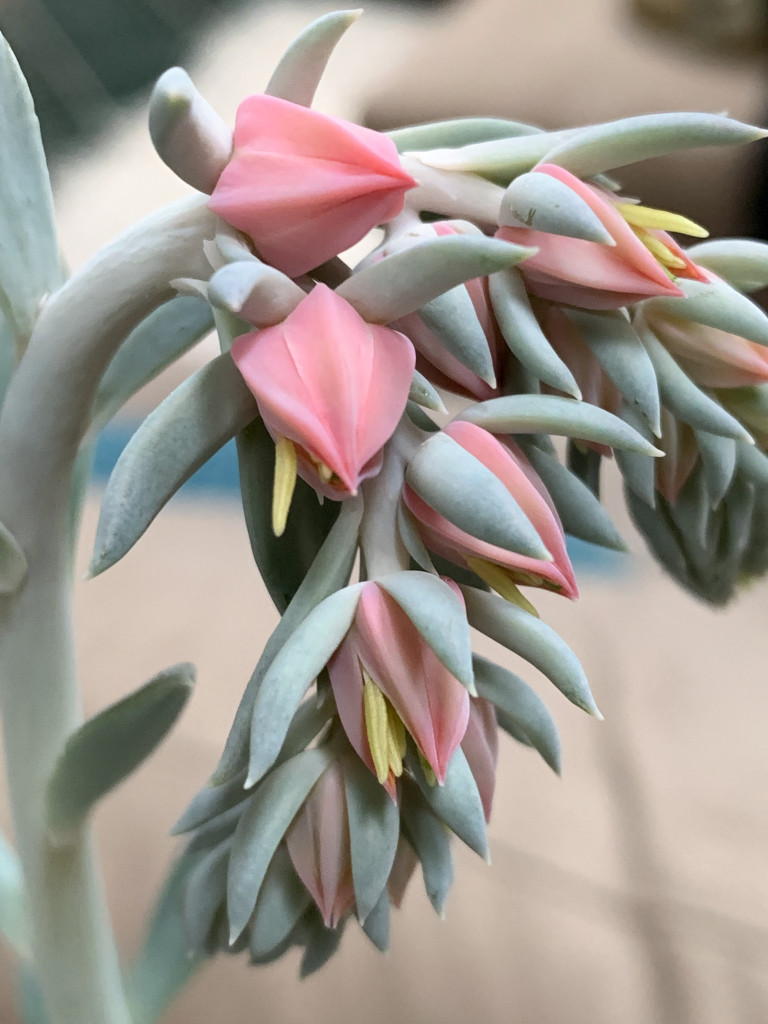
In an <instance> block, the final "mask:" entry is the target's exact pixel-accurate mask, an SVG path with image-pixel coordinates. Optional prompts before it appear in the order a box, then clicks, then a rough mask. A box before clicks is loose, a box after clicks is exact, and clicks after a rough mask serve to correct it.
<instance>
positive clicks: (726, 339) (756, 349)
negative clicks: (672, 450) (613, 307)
mask: <svg viewBox="0 0 768 1024" xmlns="http://www.w3.org/2000/svg"><path fill="white" fill-rule="evenodd" d="M702 274H703V275H704V277H705V278H706V279H707V280H708V281H711V282H713V283H715V282H717V281H718V280H719V278H717V276H716V275H715V274H713V273H711V272H710V271H708V270H702ZM642 308H643V316H644V318H645V319H646V321H647V323H648V326H649V327H650V328H651V330H652V331H653V333H654V334H655V335H656V337H657V338H658V339H659V341H660V342H661V343H662V344H663V345H664V347H665V348H666V349H668V351H669V352H670V353H671V354H672V355H673V356H674V357H675V359H676V360H677V362H678V363H679V364H680V366H681V367H682V368H683V369H684V370H685V372H686V373H687V374H688V376H689V377H690V378H691V380H692V381H693V382H694V383H695V384H698V385H699V386H700V387H708V388H740V387H749V386H750V385H753V384H763V383H765V382H766V381H768V348H766V347H765V345H759V344H758V343H757V342H754V341H749V340H748V339H747V338H741V337H739V336H738V335H736V334H730V333H729V332H727V331H721V330H718V329H717V328H716V327H708V326H707V325H705V324H697V323H694V322H693V321H692V320H684V319H682V318H681V317H676V316H672V315H670V314H668V313H666V312H664V313H662V312H659V311H658V310H654V309H653V306H652V304H651V305H650V307H649V308H648V309H647V311H646V310H645V307H642Z"/></svg>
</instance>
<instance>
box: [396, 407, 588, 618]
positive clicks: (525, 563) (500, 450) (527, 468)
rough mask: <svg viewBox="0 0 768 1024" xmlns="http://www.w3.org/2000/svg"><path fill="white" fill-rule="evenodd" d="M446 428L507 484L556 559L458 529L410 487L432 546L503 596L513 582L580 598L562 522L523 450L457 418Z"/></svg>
mask: <svg viewBox="0 0 768 1024" xmlns="http://www.w3.org/2000/svg"><path fill="white" fill-rule="evenodd" d="M444 429H445V433H446V434H448V436H449V437H452V438H453V440H454V441H456V442H457V443H458V444H460V445H461V447H462V448H464V449H466V451H468V452H469V453H470V454H471V455H474V456H475V458H476V459H478V460H479V461H480V462H482V464H483V465H484V466H486V467H487V468H488V469H490V470H491V472H492V473H493V474H494V475H495V476H496V477H498V479H499V480H500V481H501V482H502V483H503V484H504V486H505V487H506V488H507V490H508V491H509V493H510V494H511V495H512V497H513V498H514V499H515V501H516V502H517V503H518V505H520V507H521V508H522V510H523V512H525V514H526V515H527V516H528V518H529V519H530V521H531V523H532V524H533V526H534V528H535V529H536V531H537V532H538V534H539V536H540V537H541V539H542V540H543V541H544V544H545V546H546V548H547V550H548V551H549V553H550V554H551V555H552V559H553V560H552V561H551V562H545V561H542V560H541V559H538V558H529V557H527V556H525V555H519V554H517V553H516V552H514V551H506V550H505V549H504V548H499V547H496V546H495V545H493V544H489V543H487V542H486V541H483V540H478V538H477V537H473V536H472V535H471V534H469V533H465V531H464V530H461V529H459V527H458V526H454V525H453V523H451V522H449V521H448V520H447V519H446V518H445V517H444V516H441V515H440V513H439V512H436V511H435V510H434V509H433V508H431V506H429V505H428V504H427V503H426V502H425V501H424V500H423V499H422V498H420V497H419V496H418V494H416V492H415V491H413V490H412V489H411V488H410V487H408V486H406V487H405V488H404V489H403V500H404V501H405V504H406V505H407V507H408V508H409V509H410V511H411V512H412V513H413V515H414V516H415V517H416V519H417V521H418V527H419V532H420V533H421V536H422V538H423V539H424V543H425V544H426V545H427V547H428V548H430V549H431V550H432V551H434V552H435V553H436V554H438V555H442V556H443V557H444V558H447V559H449V560H450V561H451V562H455V563H457V564H459V565H466V566H467V567H468V568H470V569H472V570H473V571H474V572H476V573H477V574H478V575H480V576H482V577H483V578H484V579H486V580H487V582H488V583H490V585H491V586H492V587H494V588H495V589H497V590H499V592H500V593H503V589H504V588H503V582H504V580H507V581H508V582H509V583H512V584H522V585H525V586H533V587H544V588H545V589H547V590H554V591H556V592H558V593H560V594H564V595H565V596H566V597H570V598H576V597H578V593H579V592H578V587H577V586H576V579H575V577H574V574H573V567H572V566H571V561H570V559H569V557H568V552H567V551H566V547H565V535H564V533H563V527H562V525H561V523H560V518H559V516H558V514H557V512H556V510H555V507H554V505H553V504H552V500H551V498H550V497H549V494H548V493H547V490H546V488H545V486H544V484H543V483H542V482H541V480H540V479H539V477H538V475H537V474H536V473H535V471H534V470H533V467H532V466H531V465H530V463H529V462H528V461H527V459H526V458H525V456H524V455H523V453H522V452H521V451H520V449H519V448H518V447H517V446H516V445H514V444H513V443H512V442H511V441H510V442H507V443H506V444H502V442H501V441H499V440H498V439H497V438H495V437H494V436H493V434H490V433H488V431H487V430H483V428H482V427H478V426H476V425H475V424H474V423H465V422H463V421H462V420H456V421H455V422H453V423H449V424H448V426H447V427H445V428H444ZM494 567H497V568H498V569H500V570H501V574H499V573H498V572H494Z"/></svg>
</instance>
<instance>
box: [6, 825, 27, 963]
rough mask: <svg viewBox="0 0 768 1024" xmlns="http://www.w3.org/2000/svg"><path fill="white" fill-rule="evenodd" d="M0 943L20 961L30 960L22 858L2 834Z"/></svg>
mask: <svg viewBox="0 0 768 1024" xmlns="http://www.w3.org/2000/svg"><path fill="white" fill-rule="evenodd" d="M0 939H3V940H4V941H5V942H7V943H8V945H9V946H10V947H11V949H12V950H13V951H14V952H15V953H16V954H17V956H19V957H21V958H26V959H28V958H29V957H30V956H31V953H30V949H29V938H28V935H27V908H26V897H25V894H24V876H23V874H22V871H21V864H20V863H19V858H18V857H17V856H16V853H15V851H14V850H12V849H11V847H10V846H9V845H8V843H7V842H6V841H5V839H4V838H3V835H2V834H1V833H0Z"/></svg>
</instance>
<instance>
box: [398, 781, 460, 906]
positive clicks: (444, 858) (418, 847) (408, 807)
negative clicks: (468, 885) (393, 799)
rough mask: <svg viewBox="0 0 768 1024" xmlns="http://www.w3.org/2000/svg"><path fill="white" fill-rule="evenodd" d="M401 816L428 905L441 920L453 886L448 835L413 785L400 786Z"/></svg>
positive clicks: (451, 858)
mask: <svg viewBox="0 0 768 1024" xmlns="http://www.w3.org/2000/svg"><path fill="white" fill-rule="evenodd" d="M401 813H402V816H403V828H404V831H405V834H406V836H407V838H408V841H409V842H410V844H411V846H412V847H413V848H414V850H415V851H416V855H417V856H418V858H419V860H420V861H421V870H422V874H423V876H424V888H425V889H426V891H427V896H428V897H429V902H430V903H431V904H432V906H433V907H434V908H435V910H436V911H437V913H438V914H439V915H440V917H443V916H444V914H445V901H446V899H447V898H448V893H449V892H450V889H451V886H452V885H453V855H452V853H451V836H450V833H449V831H448V829H447V828H446V826H445V825H444V824H443V822H442V821H441V820H440V819H439V818H438V817H437V816H436V815H435V813H434V811H432V809H431V808H430V806H429V804H428V803H427V801H426V799H425V798H424V796H423V795H422V793H421V790H419V789H417V788H416V787H415V786H413V785H409V786H407V787H406V786H404V787H403V800H402V809H401Z"/></svg>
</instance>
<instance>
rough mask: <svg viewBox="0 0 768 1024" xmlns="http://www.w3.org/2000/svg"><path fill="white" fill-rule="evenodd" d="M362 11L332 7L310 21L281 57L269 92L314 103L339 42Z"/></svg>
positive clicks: (298, 101)
mask: <svg viewBox="0 0 768 1024" xmlns="http://www.w3.org/2000/svg"><path fill="white" fill-rule="evenodd" d="M361 14H362V11H361V10H352V11H331V12H330V14H323V15H322V16H321V17H319V18H317V19H316V20H315V21H313V22H312V23H311V24H310V25H308V26H307V27H306V28H305V29H304V30H303V31H302V32H301V33H300V34H299V35H298V36H297V38H296V39H294V41H293V42H292V43H291V45H290V46H289V47H288V49H287V50H286V51H285V53H284V54H283V56H282V57H281V58H280V63H279V64H278V65H277V67H276V68H275V70H274V71H273V72H272V77H271V78H270V80H269V84H268V85H267V87H266V89H265V90H264V92H265V93H266V95H267V96H278V97H279V98H280V99H283V100H289V101H290V102H291V103H298V104H300V105H301V106H303V107H311V106H312V100H313V99H314V96H315V92H316V90H317V87H318V85H319V84H320V79H321V78H322V76H323V72H324V71H325V68H326V65H327V64H328V61H329V59H330V57H331V54H332V53H333V51H334V49H335V47H336V44H337V43H338V42H339V40H340V39H341V37H342V36H343V35H344V33H345V32H346V31H347V29H348V28H349V27H350V25H352V24H354V22H356V21H357V19H358V18H359V17H360V15H361Z"/></svg>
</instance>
